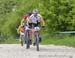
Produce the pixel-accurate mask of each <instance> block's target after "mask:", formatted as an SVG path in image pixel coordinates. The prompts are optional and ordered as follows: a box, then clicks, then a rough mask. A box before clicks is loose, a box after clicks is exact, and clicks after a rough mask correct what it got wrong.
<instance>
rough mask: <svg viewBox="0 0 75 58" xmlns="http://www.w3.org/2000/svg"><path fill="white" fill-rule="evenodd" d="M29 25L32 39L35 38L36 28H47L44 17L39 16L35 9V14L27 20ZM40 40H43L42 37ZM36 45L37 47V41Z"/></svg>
mask: <svg viewBox="0 0 75 58" xmlns="http://www.w3.org/2000/svg"><path fill="white" fill-rule="evenodd" d="M27 25H28V26H29V28H30V29H31V32H30V37H31V38H33V36H34V32H35V31H34V28H35V27H38V26H39V27H41V26H42V27H44V26H45V22H44V20H43V17H42V16H41V15H40V14H39V12H38V10H37V9H34V10H33V14H32V15H31V16H30V17H29V18H28V19H27ZM39 33H40V32H39ZM40 39H41V37H40ZM34 45H35V41H34Z"/></svg>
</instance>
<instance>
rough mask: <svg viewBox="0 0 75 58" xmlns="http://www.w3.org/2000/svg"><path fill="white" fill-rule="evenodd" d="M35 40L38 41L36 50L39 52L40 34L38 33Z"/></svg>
mask: <svg viewBox="0 0 75 58" xmlns="http://www.w3.org/2000/svg"><path fill="white" fill-rule="evenodd" d="M35 37H36V38H35V39H36V49H37V51H39V34H38V33H36V35H35Z"/></svg>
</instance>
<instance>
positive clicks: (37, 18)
mask: <svg viewBox="0 0 75 58" xmlns="http://www.w3.org/2000/svg"><path fill="white" fill-rule="evenodd" d="M29 19H30V22H31V23H35V24H37V23H38V22H40V21H41V19H42V16H41V15H40V14H37V16H34V14H32V15H31V16H30V17H29Z"/></svg>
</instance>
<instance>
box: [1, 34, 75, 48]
mask: <svg viewBox="0 0 75 58" xmlns="http://www.w3.org/2000/svg"><path fill="white" fill-rule="evenodd" d="M0 43H1V44H20V41H19V39H16V38H9V39H6V40H4V41H0ZM41 44H42V45H46V44H47V45H50V44H54V45H66V46H73V47H75V35H66V34H64V35H63V34H60V35H49V34H44V35H43V36H42V42H41Z"/></svg>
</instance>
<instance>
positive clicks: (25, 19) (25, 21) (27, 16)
mask: <svg viewBox="0 0 75 58" xmlns="http://www.w3.org/2000/svg"><path fill="white" fill-rule="evenodd" d="M31 14H32V12H28V14H27V15H25V16H24V17H23V18H22V20H21V24H22V23H24V25H27V22H28V18H29V17H30V16H31ZM27 26H28V25H27ZM31 43H32V41H31V38H30V44H31Z"/></svg>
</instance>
